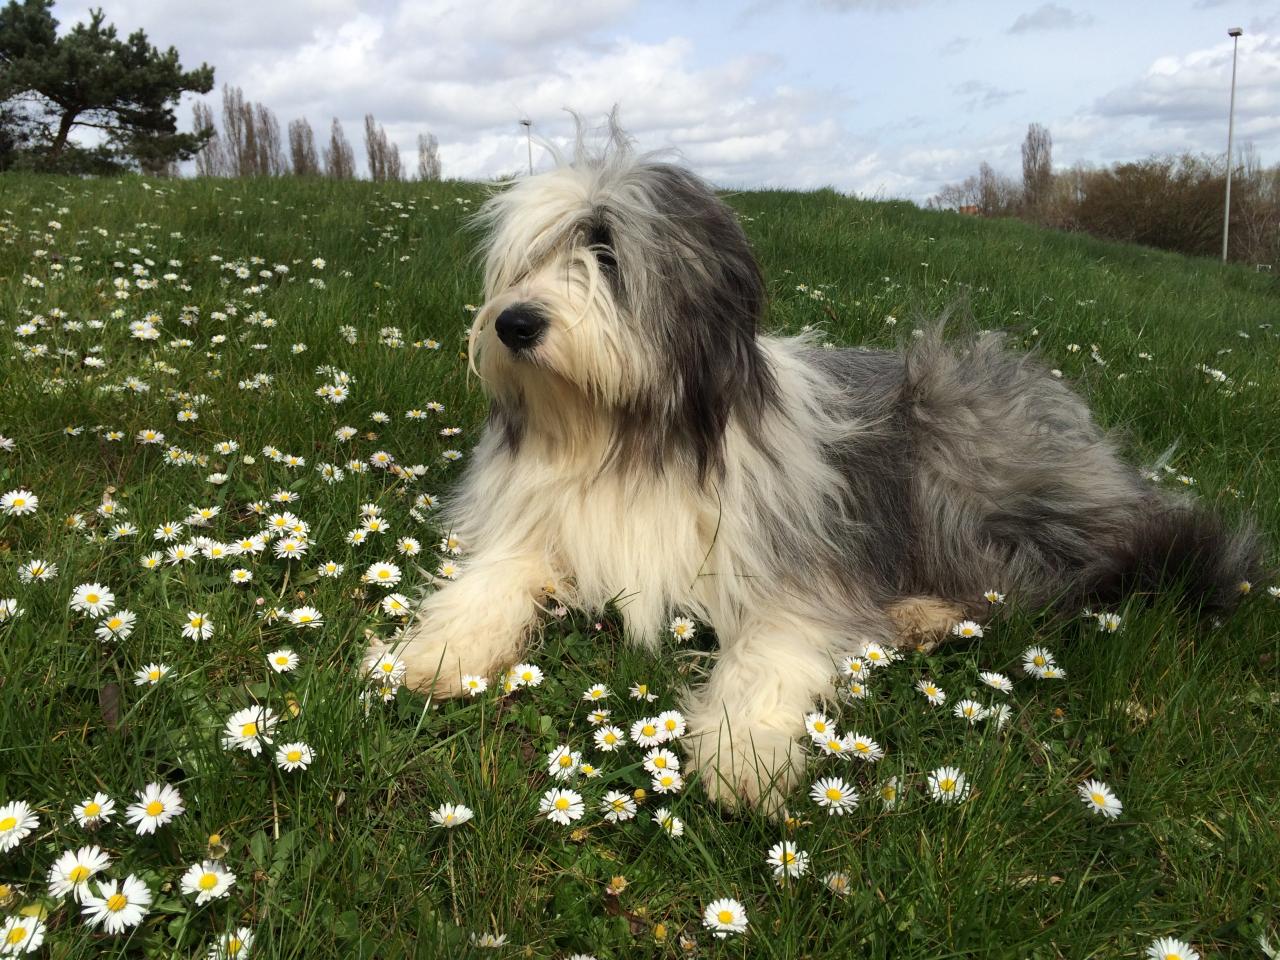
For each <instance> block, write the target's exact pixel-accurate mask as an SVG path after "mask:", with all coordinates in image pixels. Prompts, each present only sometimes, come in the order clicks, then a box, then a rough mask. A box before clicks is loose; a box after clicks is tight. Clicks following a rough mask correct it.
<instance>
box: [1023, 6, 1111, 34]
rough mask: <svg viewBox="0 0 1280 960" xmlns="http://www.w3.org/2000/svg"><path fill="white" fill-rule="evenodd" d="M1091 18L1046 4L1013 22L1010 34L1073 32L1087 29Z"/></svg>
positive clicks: (1091, 21) (1084, 14) (1087, 15)
mask: <svg viewBox="0 0 1280 960" xmlns="http://www.w3.org/2000/svg"><path fill="white" fill-rule="evenodd" d="M1091 23H1093V17H1091V16H1089V14H1087V13H1075V12H1073V11H1071V10H1068V9H1067V8H1066V7H1060V6H1058V4H1056V3H1046V4H1042V5H1041V6H1039V7H1036V8H1035V9H1034V10H1032V11H1031V12H1030V13H1024V14H1022V15H1021V16H1019V17H1018V19H1017V20H1015V21H1013V26H1011V27H1010V28H1009V32H1010V33H1032V32H1034V31H1038V30H1073V29H1076V28H1079V27H1087V26H1088V25H1089V24H1091Z"/></svg>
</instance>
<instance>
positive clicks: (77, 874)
mask: <svg viewBox="0 0 1280 960" xmlns="http://www.w3.org/2000/svg"><path fill="white" fill-rule="evenodd" d="M89 876H90V873H89V868H88V867H86V866H84V865H83V864H79V863H77V864H76V865H75V866H74V867H72V868H71V871H70V872H69V873H68V874H67V879H68V880H70V881H71V882H72V883H84V882H85V881H86V880H88V879H89Z"/></svg>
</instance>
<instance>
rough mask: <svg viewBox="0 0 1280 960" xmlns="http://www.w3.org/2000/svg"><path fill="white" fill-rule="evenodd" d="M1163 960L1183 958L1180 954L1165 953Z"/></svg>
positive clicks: (1181, 959) (1179, 959)
mask: <svg viewBox="0 0 1280 960" xmlns="http://www.w3.org/2000/svg"><path fill="white" fill-rule="evenodd" d="M1164 960H1184V958H1183V956H1182V954H1180V953H1166V954H1165V955H1164Z"/></svg>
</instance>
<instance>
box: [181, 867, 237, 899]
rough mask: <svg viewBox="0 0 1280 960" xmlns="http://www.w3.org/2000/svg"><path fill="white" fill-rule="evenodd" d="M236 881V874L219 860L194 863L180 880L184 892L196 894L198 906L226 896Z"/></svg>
mask: <svg viewBox="0 0 1280 960" xmlns="http://www.w3.org/2000/svg"><path fill="white" fill-rule="evenodd" d="M235 882H236V875H235V874H234V873H232V872H231V871H230V870H228V869H227V868H226V867H224V866H223V865H222V864H221V863H219V862H218V861H217V860H205V861H203V862H201V863H193V864H192V865H191V866H190V867H188V868H187V872H186V873H184V874H183V875H182V880H181V881H180V883H181V887H182V892H183V893H187V894H195V897H196V906H197V907H202V906H204V905H205V904H206V903H208V902H209V901H210V900H218V899H221V898H222V897H225V896H226V895H227V893H228V892H229V891H230V890H231V887H232V885H233V884H234V883H235Z"/></svg>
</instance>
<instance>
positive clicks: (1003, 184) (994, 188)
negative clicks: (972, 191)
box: [978, 160, 1021, 217]
mask: <svg viewBox="0 0 1280 960" xmlns="http://www.w3.org/2000/svg"><path fill="white" fill-rule="evenodd" d="M1018 193H1019V191H1018V185H1017V184H1016V183H1015V182H1014V181H1013V180H1011V179H1010V178H1008V177H1006V176H1002V175H1001V174H998V173H996V172H995V170H993V169H992V167H991V164H989V163H987V162H986V161H985V160H984V161H983V162H982V163H981V164H980V165H979V166H978V209H979V210H980V211H981V213H982V215H983V216H984V217H1004V216H1008V215H1009V214H1011V213H1013V212H1014V211H1015V210H1016V209H1017V208H1018V201H1019V200H1020V199H1021V197H1019V195H1018Z"/></svg>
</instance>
